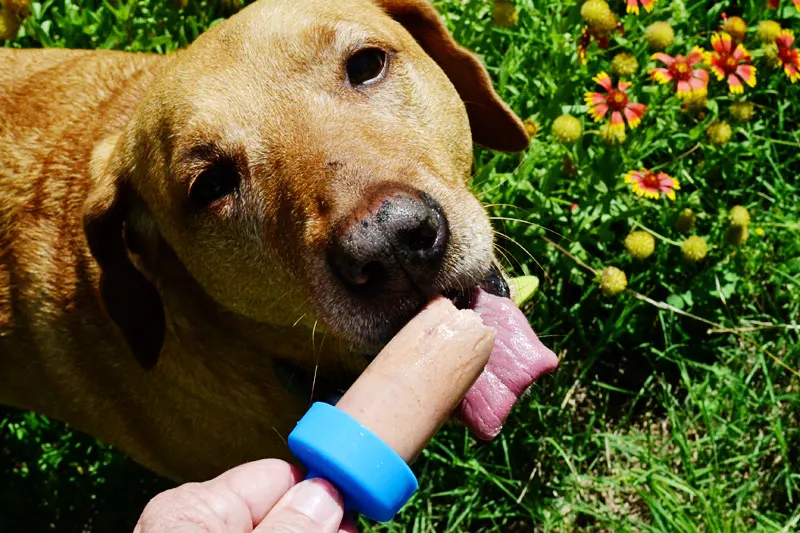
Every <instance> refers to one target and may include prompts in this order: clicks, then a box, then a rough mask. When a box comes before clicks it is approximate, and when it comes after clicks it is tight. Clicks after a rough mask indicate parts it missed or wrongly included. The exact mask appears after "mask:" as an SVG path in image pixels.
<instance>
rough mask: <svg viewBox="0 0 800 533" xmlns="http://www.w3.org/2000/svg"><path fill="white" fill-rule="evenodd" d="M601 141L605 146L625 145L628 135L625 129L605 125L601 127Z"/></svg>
mask: <svg viewBox="0 0 800 533" xmlns="http://www.w3.org/2000/svg"><path fill="white" fill-rule="evenodd" d="M599 134H600V140H601V141H603V143H605V144H610V145H612V146H613V145H615V144H623V143H624V142H625V139H626V138H627V135H625V130H624V129H622V130H621V129H619V128H616V129H615V128H612V127H611V124H603V125H602V126H600V131H599Z"/></svg>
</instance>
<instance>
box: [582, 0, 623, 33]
mask: <svg viewBox="0 0 800 533" xmlns="http://www.w3.org/2000/svg"><path fill="white" fill-rule="evenodd" d="M581 18H582V19H583V20H584V21H585V22H586V24H587V25H588V26H589V28H591V29H593V30H595V31H611V30H613V29H614V28H616V27H617V17H616V16H615V15H614V13H613V11H611V8H610V7H609V6H608V2H606V1H605V0H588V1H587V2H586V3H584V4H583V5H582V6H581Z"/></svg>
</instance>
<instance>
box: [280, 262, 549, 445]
mask: <svg viewBox="0 0 800 533" xmlns="http://www.w3.org/2000/svg"><path fill="white" fill-rule="evenodd" d="M442 295H443V296H445V297H446V298H448V299H450V300H451V301H452V302H453V304H454V305H455V306H456V307H458V308H459V309H472V310H473V311H475V312H476V313H478V315H480V317H481V319H482V320H483V323H484V324H485V325H487V326H490V327H492V328H494V329H495V330H496V331H497V336H496V337H495V343H494V347H493V349H492V353H491V356H490V357H489V361H488V363H487V364H486V366H485V367H484V369H483V372H482V373H481V375H480V376H479V377H478V379H477V381H476V382H475V383H474V384H473V385H472V387H471V388H470V389H469V391H467V394H466V396H465V397H464V399H463V400H462V401H461V404H460V405H459V408H458V410H457V412H456V413H455V416H456V417H457V418H458V419H460V420H461V421H463V422H464V423H465V424H466V425H467V427H469V429H470V430H471V431H472V433H473V434H474V435H475V437H477V438H478V439H481V440H492V439H493V438H494V437H496V436H497V435H498V434H499V433H500V430H501V429H502V428H503V425H504V424H505V421H506V419H507V418H508V415H509V414H510V413H511V410H512V408H513V407H514V405H515V404H516V402H517V401H518V400H519V398H520V397H521V396H522V395H523V394H524V393H525V391H526V390H527V389H528V388H529V387H530V386H531V385H532V384H533V383H534V382H535V381H536V380H537V379H539V377H541V376H543V375H544V374H547V373H548V372H551V371H552V370H554V369H555V367H556V366H557V364H558V358H557V357H556V355H555V354H554V353H553V352H552V351H551V350H550V349H548V348H547V347H545V346H544V344H542V342H541V341H540V340H539V339H538V337H537V336H536V334H535V333H534V331H533V329H532V328H531V327H530V325H529V324H528V320H527V318H526V317H525V315H524V314H523V313H522V311H520V310H519V308H518V307H517V306H516V305H515V304H514V302H512V301H511V299H510V298H509V296H510V290H509V287H508V284H507V283H506V281H505V279H504V278H503V277H502V275H501V274H500V272H499V271H498V270H497V269H496V268H495V267H492V268H491V269H490V271H489V272H488V273H487V275H486V277H485V278H484V279H483V280H482V281H481V282H480V283H479V284H478V285H477V286H476V287H474V288H472V289H468V290H464V289H453V290H446V291H443V293H442ZM373 357H374V356H373ZM367 359H370V360H371V358H370V357H367ZM276 371H277V373H278V377H279V378H282V381H283V382H284V384H285V385H286V386H287V388H289V390H291V391H293V392H296V393H298V394H303V395H304V396H305V397H306V398H308V397H309V390H311V391H312V393H311V399H312V400H314V401H325V402H328V403H331V404H335V403H336V402H337V401H338V400H339V398H341V396H342V395H343V394H344V392H345V390H346V389H347V388H348V387H349V386H350V385H351V384H352V382H353V381H355V379H356V377H357V376H353V378H352V380H350V382H349V383H336V384H334V383H332V382H330V381H327V380H325V379H322V378H320V377H319V376H316V378H315V377H313V376H312V375H311V373H309V372H304V371H302V370H299V369H298V368H297V367H295V366H294V365H292V364H290V363H285V362H281V363H277V364H276Z"/></svg>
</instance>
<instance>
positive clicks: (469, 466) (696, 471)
mask: <svg viewBox="0 0 800 533" xmlns="http://www.w3.org/2000/svg"><path fill="white" fill-rule="evenodd" d="M221 4H226V6H227V7H225V6H223V7H220V6H221ZM230 4H231V3H230V2H228V3H212V2H204V1H201V2H190V3H189V5H188V7H186V8H184V9H182V10H181V9H177V8H176V7H175V6H173V5H172V4H170V3H164V2H158V1H154V0H142V1H127V2H126V1H124V0H120V1H117V2H108V3H104V2H97V1H86V2H82V3H81V5H82V6H83V9H79V8H78V7H77V4H76V3H74V2H72V1H70V0H50V1H48V2H44V3H38V2H33V9H32V12H31V16H30V17H29V18H27V19H26V20H25V21H24V25H23V30H22V31H21V33H20V34H19V36H18V37H17V39H16V40H15V41H13V42H12V43H11V44H10V45H11V46H24V47H30V46H70V47H97V48H119V49H125V50H132V51H144V50H152V51H158V52H167V51H170V50H173V49H175V48H176V47H178V46H184V45H186V44H187V43H189V42H191V40H192V39H194V38H195V37H196V36H197V35H198V34H199V33H200V32H201V31H202V29H203V28H205V27H207V26H208V25H210V24H212V23H214V22H215V21H217V20H219V18H220V17H222V16H224V15H226V14H228V13H230V12H231V11H233V10H234V9H235V6H233V7H231V6H230ZM515 5H516V8H517V9H518V17H519V18H518V21H517V22H516V24H514V25H512V26H510V27H502V26H500V25H499V24H497V23H495V22H493V20H492V9H493V4H492V3H491V2H489V1H487V0H464V1H461V0H445V1H442V2H438V3H437V7H438V8H439V9H440V11H441V12H442V13H443V15H444V17H445V20H446V21H447V24H448V26H449V27H450V28H451V30H452V31H453V34H454V35H455V37H456V39H457V40H458V41H459V42H461V43H462V44H464V45H465V46H467V47H469V48H471V49H472V50H474V51H476V52H477V53H478V54H479V55H480V57H481V58H482V60H483V61H484V62H485V63H486V64H487V65H488V67H489V68H490V71H491V73H492V75H493V77H494V79H495V81H496V86H497V88H498V90H499V91H500V93H501V94H502V96H503V97H504V98H505V99H506V101H508V102H509V104H510V105H511V106H512V108H514V109H515V111H516V112H517V113H518V114H519V115H520V116H521V117H523V118H530V119H532V120H534V121H535V122H536V123H537V124H538V125H539V127H540V131H539V133H538V134H537V135H536V137H535V138H534V139H533V141H532V143H531V147H530V149H528V150H527V151H526V152H525V153H524V154H521V155H504V154H496V153H491V152H487V151H484V150H480V149H476V154H475V155H476V162H475V175H474V180H473V184H474V188H475V191H476V193H477V194H478V195H479V197H480V198H481V199H482V201H484V202H485V203H486V204H487V206H489V208H490V211H491V213H492V216H493V217H494V222H495V226H496V230H497V232H498V253H499V255H500V256H502V257H503V258H504V261H505V266H506V267H507V268H508V270H509V272H511V273H512V274H515V275H519V274H535V275H538V276H540V277H541V279H542V286H541V289H540V292H539V293H538V295H537V298H536V300H535V301H534V302H533V303H532V304H531V305H530V307H529V309H528V310H529V316H530V317H531V320H532V323H533V324H534V326H535V328H536V330H537V331H538V332H539V333H540V336H541V337H542V338H543V339H544V341H545V342H546V343H547V344H548V345H550V346H551V347H553V348H554V349H555V350H556V352H557V353H558V354H559V356H560V358H561V366H560V368H559V370H558V371H557V372H556V373H555V374H554V375H552V376H550V377H548V378H546V379H544V380H542V381H541V382H539V383H538V384H537V385H536V386H535V387H534V389H533V390H532V391H531V393H530V394H529V395H528V396H527V397H526V399H525V400H524V401H522V402H521V404H520V405H519V407H518V408H517V409H516V410H515V411H514V413H513V414H512V417H511V420H510V421H509V423H508V425H507V427H506V429H505V430H504V432H503V434H502V435H501V436H500V437H499V438H498V439H497V440H496V441H495V442H494V443H492V444H478V443H476V442H475V441H474V440H473V439H472V438H471V437H469V435H468V434H467V432H466V431H465V430H464V429H463V428H460V427H457V426H451V427H448V428H446V429H445V430H444V431H442V432H441V433H440V435H439V436H438V437H437V438H436V440H435V441H434V442H433V443H431V445H430V446H429V447H428V448H427V450H426V451H425V452H424V455H423V457H422V458H421V459H420V460H419V461H418V462H417V463H416V464H415V465H414V468H415V470H416V471H417V472H418V473H419V474H420V480H421V487H420V490H419V492H418V493H417V495H416V496H415V497H414V499H413V500H412V501H411V502H410V503H409V505H408V506H407V507H406V508H405V510H404V511H403V512H402V514H401V515H400V516H399V517H398V519H397V520H396V521H394V522H393V523H391V524H387V525H381V526H375V525H368V524H366V523H364V524H362V527H363V529H364V530H374V531H415V532H429V531H431V532H433V531H435V532H445V531H470V532H483V531H502V532H509V533H522V532H533V531H621V532H622V531H658V532H662V531H670V532H672V531H675V532H693V531H704V532H731V531H775V532H778V531H781V532H792V531H798V530H800V452H799V451H798V450H800V415H798V413H800V377H798V373H797V370H798V368H800V348H798V346H800V216H799V215H800V189H799V188H798V183H797V178H796V177H797V175H798V173H800V156H798V154H800V83H798V84H794V85H792V84H791V83H789V80H788V79H787V77H786V76H785V75H784V74H783V73H782V72H781V71H780V70H778V69H772V68H770V67H769V66H768V65H766V64H765V59H766V58H765V57H764V51H763V49H762V48H761V47H760V45H759V43H758V41H757V40H756V38H755V30H756V25H757V23H758V21H759V20H763V19H765V18H772V19H775V20H778V21H779V22H780V23H781V24H782V25H783V26H784V27H788V28H794V29H795V31H797V32H798V33H800V12H798V11H797V10H795V8H794V7H793V6H792V3H791V2H789V1H788V0H783V1H782V2H781V4H780V7H779V9H777V10H768V9H767V8H766V1H765V0H764V1H740V2H700V1H696V0H684V1H676V2H669V1H667V0H661V1H660V2H658V3H657V4H656V9H655V10H654V11H653V13H650V14H648V13H647V12H645V11H642V13H641V14H640V15H639V16H638V17H637V16H633V15H629V16H622V15H623V14H624V6H623V2H620V1H617V2H611V5H612V8H613V9H614V11H615V12H616V13H617V14H618V15H620V20H621V21H622V22H623V23H624V28H625V33H624V35H621V34H619V33H617V34H615V35H614V36H613V37H612V38H611V41H610V44H609V46H608V48H606V49H602V50H601V49H599V48H598V47H597V45H596V44H592V45H591V46H590V47H589V49H588V57H587V59H588V61H587V64H586V65H585V66H582V65H580V64H579V63H578V61H577V58H576V47H577V40H578V38H579V36H580V33H581V28H582V23H581V20H580V4H579V3H577V2H574V1H562V0H559V1H554V2H544V1H540V0H517V1H516V2H515ZM723 12H725V13H726V14H727V15H729V16H731V15H739V16H741V17H742V18H743V19H744V20H745V21H746V22H747V23H748V26H749V29H748V32H747V37H746V39H745V43H746V44H747V46H748V48H749V49H751V50H752V52H753V57H754V59H753V61H754V63H755V64H756V65H757V67H758V83H757V85H756V87H755V88H752V89H751V88H746V89H745V93H744V96H733V95H731V94H730V93H729V92H728V90H727V87H726V86H725V85H724V84H723V83H718V82H717V81H716V80H715V79H714V78H713V76H712V79H711V81H710V84H709V95H708V96H709V101H708V105H707V107H706V108H704V109H703V110H702V111H701V112H699V113H686V112H684V111H682V110H681V105H680V102H679V101H678V100H677V99H676V98H675V96H674V94H673V91H672V90H671V89H670V87H668V86H657V85H655V84H654V83H652V82H651V81H650V80H649V79H648V77H647V75H646V68H647V66H648V65H650V66H655V65H654V64H653V63H652V62H650V61H649V59H648V57H649V52H648V50H647V43H646V41H645V39H644V37H643V36H644V32H645V27H646V26H647V25H649V24H650V23H651V22H653V21H655V20H669V21H670V23H671V24H672V25H673V27H674V28H675V34H676V37H675V42H674V44H673V45H672V46H671V47H670V48H669V49H668V50H667V51H668V52H669V53H671V54H673V55H674V54H679V53H684V54H685V53H687V52H688V50H689V49H690V48H691V47H692V46H694V45H699V46H703V47H704V48H706V49H710V45H709V37H710V34H711V33H712V32H713V31H715V30H716V29H718V27H719V25H720V23H721V20H720V16H721V14H722V13H723ZM621 51H628V52H631V53H633V54H635V55H636V57H637V58H638V60H639V64H640V70H639V72H638V73H637V74H636V75H635V76H633V77H632V81H633V86H632V88H631V89H630V90H629V93H630V95H631V97H632V99H634V100H635V101H639V102H642V103H645V104H647V105H648V108H649V109H648V111H647V114H646V115H645V117H644V120H643V122H642V124H641V126H640V127H639V128H638V129H636V130H634V131H629V132H628V138H627V141H626V142H625V143H624V144H623V145H622V146H607V145H604V144H603V143H601V142H600V139H599V138H598V135H597V132H598V126H597V125H594V124H592V123H591V120H590V119H589V117H588V115H587V114H586V109H585V107H584V104H583V93H584V92H585V91H594V90H598V86H597V85H595V83H594V82H593V81H592V77H593V76H594V75H596V74H597V73H598V72H599V71H600V70H608V69H609V62H610V59H611V58H612V57H613V56H614V54H616V53H618V52H621ZM743 99H747V100H749V101H751V102H753V103H754V104H755V115H754V118H753V120H752V121H750V122H746V123H737V122H735V121H732V120H731V116H730V110H729V109H730V104H731V103H732V102H733V101H736V100H743ZM563 113H571V114H573V115H574V116H576V117H578V118H580V119H581V121H582V122H583V127H584V134H583V137H582V138H581V139H580V140H579V141H578V142H577V143H575V144H574V145H571V146H563V145H561V144H558V143H557V142H555V140H554V138H553V136H552V135H551V133H550V131H549V128H550V124H551V123H552V121H553V120H554V119H555V118H556V117H557V116H559V115H561V114H563ZM718 119H724V120H727V121H729V122H730V123H731V125H732V127H733V135H732V138H731V140H730V141H729V142H728V143H727V144H725V145H723V146H714V145H712V144H711V143H709V142H708V140H707V139H706V135H705V129H706V127H707V126H708V124H709V123H710V122H711V121H713V120H718ZM642 166H647V167H649V168H658V169H659V170H662V171H664V172H667V173H668V174H669V175H671V176H674V177H676V178H678V179H679V180H680V183H681V187H682V188H681V190H679V191H678V192H677V199H676V200H675V201H674V202H671V201H669V200H666V199H661V200H657V201H653V200H645V199H641V198H638V197H635V196H633V195H632V194H631V192H630V187H629V186H628V185H626V184H625V183H624V181H623V179H622V176H623V175H624V174H625V173H626V172H627V171H628V170H633V169H638V168H640V167H642ZM734 205H743V206H745V207H746V208H747V209H748V210H749V212H750V214H751V217H752V222H751V226H750V237H749V239H748V240H747V241H746V242H745V243H743V244H742V245H740V246H738V247H737V246H732V245H729V244H726V240H725V235H726V232H727V231H728V219H727V216H728V212H729V210H730V208H731V207H733V206H734ZM686 207H689V208H691V209H692V210H693V211H694V212H695V214H696V215H697V223H696V225H695V227H694V229H693V230H692V232H691V233H692V234H696V235H699V236H702V237H704V238H705V239H706V241H707V242H708V244H709V248H710V250H709V253H708V256H707V257H706V258H705V259H704V260H703V261H700V262H698V263H688V262H686V261H685V260H684V259H683V257H682V253H681V248H680V244H681V242H682V241H683V239H684V238H685V235H684V234H681V233H679V232H678V231H677V230H676V229H675V227H674V226H675V220H676V218H677V215H678V213H679V212H680V210H682V209H684V208H686ZM633 229H646V230H648V231H650V232H651V233H652V234H653V235H654V236H655V237H656V243H657V244H656V249H655V253H654V254H653V255H652V256H651V257H649V258H648V259H646V260H644V261H633V260H632V259H631V258H630V257H629V256H628V255H627V254H626V252H625V248H624V245H623V241H624V238H625V236H626V235H627V234H628V232H629V231H631V230H633ZM757 229H758V230H759V231H756V230H757ZM608 265H613V266H616V267H618V268H620V269H622V270H623V271H625V272H626V273H627V278H628V290H627V291H626V292H624V293H622V294H620V295H618V296H615V297H604V296H603V295H601V293H600V291H599V290H598V286H597V283H596V282H595V279H594V278H595V273H594V272H595V271H597V270H599V269H602V268H603V267H605V266H608ZM0 420H3V421H2V422H0V428H2V435H0V471H2V478H0V479H3V480H6V481H3V482H2V483H0V530H3V531H13V530H14V529H10V528H8V527H3V525H4V523H5V524H8V525H14V524H19V523H22V524H25V530H27V531H45V530H49V529H51V528H56V529H59V530H64V531H81V530H82V528H83V527H84V525H88V528H89V529H93V530H95V531H105V530H110V529H120V530H124V529H128V530H130V529H131V525H132V523H133V521H135V519H136V517H137V516H138V512H139V511H140V509H141V507H142V506H143V504H144V502H145V501H146V500H147V498H148V497H149V496H150V495H152V494H154V493H155V492H156V491H158V490H160V489H161V488H163V487H164V486H167V485H166V483H165V482H164V481H163V480H158V479H156V478H154V477H153V476H151V475H149V474H148V473H146V472H144V471H143V470H141V469H140V468H138V467H137V466H135V465H133V464H132V463H131V462H130V461H128V460H126V459H125V458H123V457H121V456H120V455H118V454H116V453H115V452H114V451H113V450H109V449H108V448H106V447H104V446H100V445H98V444H96V443H94V442H93V441H92V440H91V439H89V438H87V437H86V436H83V435H79V434H76V433H72V432H70V431H69V429H68V428H65V427H64V426H63V425H62V424H59V423H57V422H52V421H49V420H46V419H44V418H42V417H40V416H36V415H32V414H29V413H18V412H4V413H0ZM19 520H24V522H18V521H19Z"/></svg>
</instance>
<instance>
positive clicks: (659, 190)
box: [625, 168, 681, 200]
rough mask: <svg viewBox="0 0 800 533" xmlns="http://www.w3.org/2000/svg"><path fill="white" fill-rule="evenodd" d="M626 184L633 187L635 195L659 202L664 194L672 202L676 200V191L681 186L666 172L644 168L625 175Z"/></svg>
mask: <svg viewBox="0 0 800 533" xmlns="http://www.w3.org/2000/svg"><path fill="white" fill-rule="evenodd" d="M625 183H629V184H630V185H631V190H632V191H633V193H634V194H638V195H639V196H644V197H645V198H652V199H653V200H658V199H659V198H660V197H661V195H662V194H663V195H664V196H666V197H667V198H669V199H670V200H674V199H675V191H676V190H678V189H680V188H681V186H680V184H679V183H678V180H676V179H675V178H673V177H672V176H668V175H667V174H666V173H665V172H653V171H651V170H647V169H646V168H643V169H641V170H631V171H630V172H628V173H627V174H625Z"/></svg>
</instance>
